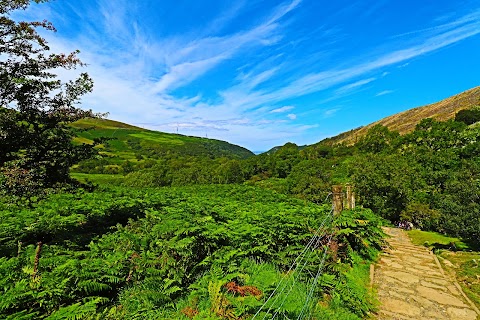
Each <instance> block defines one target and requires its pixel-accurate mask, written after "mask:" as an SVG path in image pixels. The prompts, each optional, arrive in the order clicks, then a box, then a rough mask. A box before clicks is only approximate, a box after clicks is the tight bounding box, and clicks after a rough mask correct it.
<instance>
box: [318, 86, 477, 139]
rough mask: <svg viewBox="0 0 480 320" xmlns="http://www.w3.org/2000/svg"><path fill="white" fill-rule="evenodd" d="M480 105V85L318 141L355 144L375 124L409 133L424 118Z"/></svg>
mask: <svg viewBox="0 0 480 320" xmlns="http://www.w3.org/2000/svg"><path fill="white" fill-rule="evenodd" d="M479 105H480V86H477V87H474V88H472V89H469V90H466V91H463V92H461V93H458V94H456V95H453V96H450V97H448V98H445V99H443V100H440V101H438V102H434V103H431V104H427V105H423V106H419V107H415V108H412V109H409V110H405V111H402V112H399V113H396V114H393V115H390V116H388V117H385V118H383V119H380V120H377V121H375V122H372V123H370V124H368V125H366V126H362V127H359V128H356V129H352V130H350V131H346V132H343V133H341V134H339V135H337V136H334V137H330V138H327V139H324V140H322V141H320V142H318V143H324V144H340V143H344V144H347V145H353V144H355V143H356V142H357V141H358V140H359V139H361V138H362V137H363V136H365V135H366V134H367V132H368V130H369V129H370V128H372V127H373V126H375V125H379V124H380V125H383V126H386V127H387V128H388V129H389V130H391V131H396V132H399V133H400V134H401V135H403V134H406V133H409V132H411V131H413V130H414V129H415V126H416V125H417V124H418V123H420V121H421V120H422V119H425V118H433V119H435V120H437V121H447V120H449V119H453V118H455V114H456V113H457V112H459V111H460V110H463V109H469V108H472V107H475V106H479Z"/></svg>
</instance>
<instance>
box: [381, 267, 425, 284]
mask: <svg viewBox="0 0 480 320" xmlns="http://www.w3.org/2000/svg"><path fill="white" fill-rule="evenodd" d="M384 273H385V275H386V276H388V277H391V278H394V279H397V280H399V281H401V282H403V283H407V284H412V283H418V282H419V281H420V278H419V277H418V276H416V275H413V274H410V273H408V272H402V271H389V270H385V272H384Z"/></svg>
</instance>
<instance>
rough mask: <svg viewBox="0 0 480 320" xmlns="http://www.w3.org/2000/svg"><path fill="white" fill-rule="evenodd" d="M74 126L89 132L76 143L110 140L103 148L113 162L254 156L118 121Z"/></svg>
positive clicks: (222, 144) (82, 132)
mask: <svg viewBox="0 0 480 320" xmlns="http://www.w3.org/2000/svg"><path fill="white" fill-rule="evenodd" d="M72 125H73V127H75V128H77V129H89V130H79V132H78V136H77V138H76V139H75V141H76V142H79V143H93V139H95V138H100V137H106V138H111V139H112V140H109V141H107V142H105V143H104V144H103V145H102V146H101V148H102V149H103V150H102V151H101V153H102V154H103V155H105V156H109V157H111V158H112V160H113V158H116V159H117V160H118V161H123V160H131V159H135V158H139V157H145V158H158V157H161V156H164V155H167V154H178V155H182V156H205V157H210V158H217V157H227V158H233V159H245V158H248V157H250V156H253V153H252V152H251V151H249V150H247V149H245V148H243V147H240V146H237V145H234V144H230V143H228V142H225V141H220V140H214V139H206V138H199V137H191V136H185V135H180V134H172V133H164V132H158V131H151V130H147V129H143V128H139V127H135V126H131V125H128V124H125V123H122V122H118V121H112V120H106V119H82V120H80V121H77V122H75V123H73V124H72ZM114 162H115V161H114Z"/></svg>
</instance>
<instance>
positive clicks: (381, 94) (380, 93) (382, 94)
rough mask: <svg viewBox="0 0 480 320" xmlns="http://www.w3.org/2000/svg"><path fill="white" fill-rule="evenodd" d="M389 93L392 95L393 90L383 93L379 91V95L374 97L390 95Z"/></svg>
mask: <svg viewBox="0 0 480 320" xmlns="http://www.w3.org/2000/svg"><path fill="white" fill-rule="evenodd" d="M390 93H393V90H384V91H380V92H379V93H377V94H376V95H375V97H380V96H384V95H386V94H390Z"/></svg>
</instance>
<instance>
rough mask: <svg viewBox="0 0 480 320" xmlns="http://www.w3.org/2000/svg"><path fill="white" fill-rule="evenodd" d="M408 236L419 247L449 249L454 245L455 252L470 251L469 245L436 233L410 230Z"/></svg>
mask: <svg viewBox="0 0 480 320" xmlns="http://www.w3.org/2000/svg"><path fill="white" fill-rule="evenodd" d="M408 236H409V237H410V239H411V240H412V242H413V243H414V244H416V245H419V246H425V247H428V248H429V249H449V248H450V247H453V245H452V244H455V247H456V250H468V249H471V247H470V245H469V244H467V243H465V242H463V241H462V240H461V239H459V238H455V237H449V236H446V235H443V234H440V233H438V232H429V231H421V230H411V231H409V232H408Z"/></svg>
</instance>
